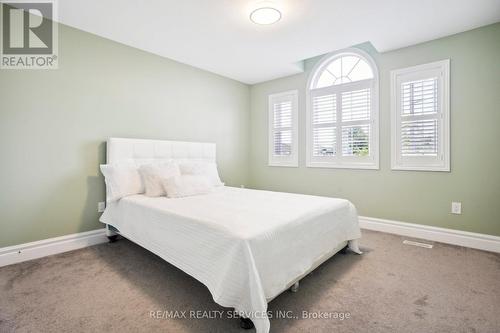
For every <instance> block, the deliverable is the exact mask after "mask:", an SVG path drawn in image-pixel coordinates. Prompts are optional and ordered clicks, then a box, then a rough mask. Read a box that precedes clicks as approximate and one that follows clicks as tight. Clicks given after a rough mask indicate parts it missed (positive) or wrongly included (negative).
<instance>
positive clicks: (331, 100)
mask: <svg viewBox="0 0 500 333" xmlns="http://www.w3.org/2000/svg"><path fill="white" fill-rule="evenodd" d="M336 120H337V105H336V95H333V94H330V95H323V96H314V97H313V124H315V125H317V124H328V123H334V122H335V121H336Z"/></svg>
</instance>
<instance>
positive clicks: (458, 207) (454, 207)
mask: <svg viewBox="0 0 500 333" xmlns="http://www.w3.org/2000/svg"><path fill="white" fill-rule="evenodd" d="M451 213H452V214H462V203H461V202H452V203H451Z"/></svg>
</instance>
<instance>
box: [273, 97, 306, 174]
mask: <svg viewBox="0 0 500 333" xmlns="http://www.w3.org/2000/svg"><path fill="white" fill-rule="evenodd" d="M297 108H298V92H297V90H293V91H287V92H283V93H279V94H274V95H269V165H271V166H289V167H297V166H298V164H299V162H298V146H297V144H298V142H297V141H298V126H297V121H298V120H297V117H298V111H297Z"/></svg>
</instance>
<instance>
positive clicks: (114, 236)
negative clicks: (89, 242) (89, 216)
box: [108, 235, 118, 243]
mask: <svg viewBox="0 0 500 333" xmlns="http://www.w3.org/2000/svg"><path fill="white" fill-rule="evenodd" d="M117 238H118V235H113V236H108V240H109V242H110V243H114V242H116V239H117Z"/></svg>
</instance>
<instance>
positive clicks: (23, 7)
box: [0, 0, 58, 69]
mask: <svg viewBox="0 0 500 333" xmlns="http://www.w3.org/2000/svg"><path fill="white" fill-rule="evenodd" d="M0 8H1V10H0V11H1V14H0V15H1V16H0V17H1V19H2V24H1V29H2V31H1V34H0V36H1V42H0V47H1V48H0V56H1V61H0V68H1V69H57V66H58V61H57V60H58V59H57V58H58V57H57V46H58V43H57V23H56V22H54V21H55V19H56V17H55V14H56V6H55V2H54V1H47V0H45V1H29V2H27V1H16V0H13V1H0Z"/></svg>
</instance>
